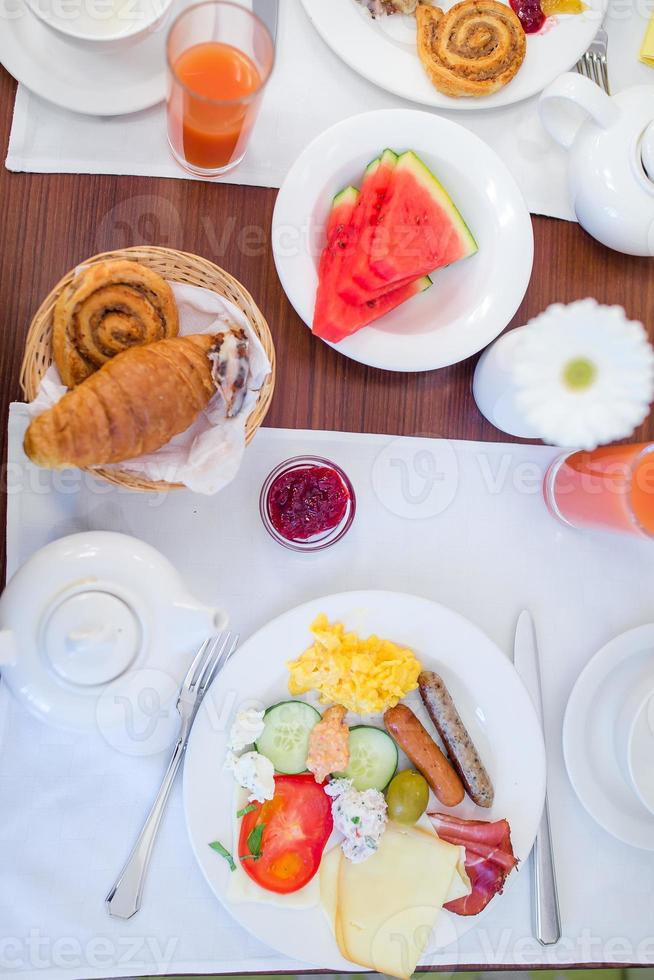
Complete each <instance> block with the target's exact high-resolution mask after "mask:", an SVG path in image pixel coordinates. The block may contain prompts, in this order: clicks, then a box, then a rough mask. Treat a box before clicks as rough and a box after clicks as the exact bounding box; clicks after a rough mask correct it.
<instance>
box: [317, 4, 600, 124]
mask: <svg viewBox="0 0 654 980" xmlns="http://www.w3.org/2000/svg"><path fill="white" fill-rule="evenodd" d="M505 2H508V0H505ZM454 3H455V0H441V2H440V3H439V6H441V7H443V8H444V9H449V8H450V7H451V6H453V4H454ZM302 4H303V6H304V9H305V10H306V12H307V14H308V16H309V19H310V20H311V23H312V24H313V25H314V27H315V29H316V30H317V31H318V33H319V34H320V36H321V37H322V39H323V40H324V41H325V43H326V44H328V45H329V47H330V48H331V49H332V50H333V51H334V52H335V53H336V54H337V55H338V56H339V57H340V58H341V59H342V60H343V61H344V62H345V63H346V64H347V65H349V66H350V68H352V69H353V70H354V71H355V72H357V74H359V75H362V76H363V77H364V78H367V79H368V81H370V82H373V84H375V85H378V86H379V87H380V88H383V89H385V90H386V91H387V92H392V93H393V94H394V95H399V96H401V97H402V98H403V99H409V100H410V101H412V102H420V103H422V104H423V105H428V106H436V107H440V108H442V109H450V110H451V109H456V110H459V111H466V110H467V111H476V112H478V111H479V110H480V109H495V108H497V107H498V106H506V105H512V104H514V103H515V102H520V101H522V100H523V99H527V98H530V97H531V96H532V95H536V94H537V93H538V92H542V91H543V89H544V88H545V87H546V86H547V85H549V84H550V82H553V81H554V79H555V78H558V76H559V75H561V74H562V73H563V72H565V71H569V70H570V68H572V67H573V65H575V64H576V63H577V61H578V60H579V58H581V56H582V54H583V53H584V51H586V50H587V48H588V47H589V45H590V43H591V41H592V40H593V38H594V37H595V34H596V33H597V30H598V28H599V26H600V24H601V23H602V18H603V17H604V13H605V11H606V7H607V0H586V5H587V7H588V9H587V10H585V11H584V12H583V13H582V14H575V15H568V16H565V15H564V16H558V17H552V18H550V19H549V20H548V21H547V24H546V26H545V28H544V29H543V30H542V31H541V32H540V33H539V34H532V35H529V36H528V37H527V54H526V56H525V60H524V63H523V65H522V67H521V68H520V71H519V72H518V74H517V75H516V77H515V78H514V79H513V80H512V81H511V82H509V84H508V85H505V86H504V88H502V89H500V90H499V92H494V93H493V94H492V95H488V96H485V97H484V98H481V99H453V98H450V96H447V95H443V94H442V92H439V91H438V89H436V88H434V86H433V85H432V84H431V82H430V81H429V78H428V77H427V74H426V72H425V70H424V69H423V67H422V64H421V62H420V58H419V57H418V53H417V51H416V22H415V18H414V17H404V16H401V15H398V14H395V15H393V16H391V17H380V18H378V19H377V20H373V19H372V18H371V17H370V16H369V14H368V12H367V11H366V10H365V9H364V8H363V6H362V5H360V4H358V3H356V2H355V0H328V2H326V0H302Z"/></svg>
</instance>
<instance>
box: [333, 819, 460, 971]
mask: <svg viewBox="0 0 654 980" xmlns="http://www.w3.org/2000/svg"><path fill="white" fill-rule="evenodd" d="M459 860H460V851H459V848H458V847H455V846H453V845H452V844H448V843H446V842H445V841H441V840H440V839H439V838H438V837H435V836H432V835H431V834H428V833H425V832H424V831H421V830H416V829H415V828H413V827H402V826H400V825H399V824H393V823H389V824H388V826H387V828H386V832H385V833H384V836H383V837H382V840H381V843H380V846H379V850H378V851H377V852H376V854H373V856H372V857H370V858H368V859H367V860H366V861H363V862H361V864H353V863H352V862H351V861H347V860H345V859H343V860H341V861H340V862H339V865H338V886H337V897H336V918H335V934H336V940H337V942H338V945H339V948H340V950H341V952H342V953H343V955H344V956H345V957H346V958H347V959H349V960H350V961H351V962H353V963H356V964H358V965H359V966H364V967H368V968H369V969H371V970H377V971H378V972H379V973H387V974H390V975H391V976H393V977H399V978H402V980H404V978H408V977H410V976H411V975H412V974H413V973H414V971H415V968H416V965H417V963H418V960H419V959H420V957H421V956H422V954H423V952H424V950H425V948H426V946H427V943H428V942H429V939H430V936H431V934H432V932H433V929H434V926H435V924H436V920H437V918H438V915H439V913H440V910H441V908H442V907H443V904H444V902H446V901H447V899H448V895H449V892H450V889H451V886H452V881H453V878H454V876H455V874H457V865H458V863H459ZM329 873H332V874H333V869H331V868H330V872H328V875H329ZM330 894H331V892H330Z"/></svg>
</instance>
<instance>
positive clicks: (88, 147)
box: [6, 0, 652, 221]
mask: <svg viewBox="0 0 654 980" xmlns="http://www.w3.org/2000/svg"><path fill="white" fill-rule="evenodd" d="M325 2H328V0H325ZM609 3H610V4H611V5H612V6H611V9H610V10H609V15H608V17H607V20H606V26H607V29H608V31H609V37H610V44H609V72H610V75H611V82H612V85H613V88H614V90H615V91H618V90H619V89H621V88H624V87H625V86H627V85H631V84H635V83H637V82H638V81H641V82H651V81H652V77H651V74H650V73H648V72H647V69H646V68H645V66H644V65H642V64H639V61H638V52H639V47H640V43H641V41H642V36H643V29H644V26H645V25H644V21H643V12H642V11H643V7H642V3H640V4H639V0H609ZM613 5H614V6H615V13H614V10H613ZM277 43H278V56H277V64H276V68H275V73H274V75H273V77H272V79H271V81H270V84H269V86H268V90H267V92H266V96H265V100H264V105H263V109H262V112H261V115H260V117H259V119H258V121H257V125H256V127H255V130H254V134H253V137H252V143H251V145H250V149H249V152H248V155H247V157H246V159H245V161H244V162H243V163H242V164H241V166H240V167H238V168H237V169H236V170H235V171H234V172H233V173H231V174H229V175H228V176H227V177H226V178H223V180H225V181H226V182H230V183H236V184H255V185H261V186H265V187H280V186H281V184H282V181H283V179H284V176H285V174H286V172H287V171H288V169H289V167H290V166H291V164H292V163H293V162H294V160H295V159H296V158H297V156H298V155H299V154H300V152H301V151H302V149H303V148H304V147H305V146H306V145H307V144H308V143H309V142H310V141H311V140H312V139H314V137H316V136H318V135H319V134H320V133H321V132H323V131H324V130H325V129H327V128H328V127H329V126H331V125H333V124H334V123H336V122H339V121H340V120H342V119H344V118H346V117H348V116H352V115H356V114H357V113H360V112H365V111H367V110H372V109H385V108H398V107H407V106H409V105H411V103H408V102H406V101H404V100H403V99H399V98H396V97H395V96H392V95H389V94H388V93H386V92H384V91H382V90H381V89H378V88H376V87H375V86H374V85H372V84H370V83H369V82H367V81H365V80H364V79H363V78H361V77H359V76H358V75H357V74H356V73H355V72H353V71H351V70H350V69H349V68H348V67H347V66H346V65H344V64H343V62H341V60H340V59H339V58H338V57H337V56H336V55H335V54H334V53H333V52H332V51H331V50H330V49H329V48H328V47H327V45H325V44H324V43H323V41H322V40H321V38H320V37H319V36H318V34H317V32H316V31H315V30H314V29H313V27H312V26H311V24H310V22H309V20H308V18H307V17H306V15H305V13H304V9H303V7H302V5H301V4H300V0H280V22H279V32H278V38H277ZM414 107H415V106H414ZM425 111H435V110H429V109H427V110H425ZM439 114H440V115H443V116H445V117H446V118H449V119H452V120H454V121H455V122H458V123H461V124H462V125H463V126H466V127H468V128H469V129H471V130H472V131H473V132H475V133H476V134H477V135H478V136H480V137H481V138H482V139H483V140H485V141H486V142H487V143H489V144H490V145H491V146H492V147H493V148H494V149H495V150H496V151H497V152H498V153H499V155H500V156H501V157H502V159H503V160H504V162H505V163H506V164H507V166H508V167H509V168H510V169H511V170H512V172H513V174H514V176H515V178H516V180H517V182H518V184H519V186H520V187H521V189H522V191H523V194H524V195H525V199H526V201H527V204H528V206H529V209H530V210H531V212H532V213H534V214H545V215H549V216H551V217H555V218H565V219H567V220H570V221H573V220H575V216H574V211H573V209H572V206H571V204H570V201H569V197H568V191H567V186H566V154H565V152H564V151H563V150H561V149H560V148H559V147H557V146H556V145H555V144H554V143H553V142H552V141H551V140H550V138H549V136H548V135H547V133H546V132H545V131H544V129H543V127H542V125H541V123H540V120H539V117H538V111H537V99H535V98H534V99H529V100H527V101H525V102H522V103H519V104H518V105H515V106H510V107H508V108H503V109H494V110H492V111H486V112H481V111H479V112H440V111H439ZM6 165H7V167H8V168H9V169H10V170H24V171H31V172H36V173H106V174H136V175H142V176H151V177H188V175H187V174H186V172H185V171H183V170H182V169H181V168H180V167H179V166H178V165H177V164H176V163H175V162H174V161H173V159H172V158H171V156H170V151H169V149H168V145H167V141H166V123H165V116H164V111H163V107H162V106H157V107H155V108H153V109H150V110H147V111H145V112H141V113H137V114H135V115H132V116H126V117H120V118H113V119H111V118H110V119H94V118H92V117H89V116H83V115H77V114H75V113H71V112H67V111H66V110H63V109H58V108H56V107H55V106H52V105H50V104H49V103H47V102H44V101H43V100H41V99H39V98H37V97H36V96H34V95H31V94H30V93H29V92H28V91H27V90H26V89H25V88H24V87H23V86H22V85H21V86H19V88H18V93H17V97H16V105H15V110H14V119H13V125H12V130H11V138H10V142H9V152H8V155H7V160H6Z"/></svg>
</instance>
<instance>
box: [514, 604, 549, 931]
mask: <svg viewBox="0 0 654 980" xmlns="http://www.w3.org/2000/svg"><path fill="white" fill-rule="evenodd" d="M513 662H514V664H515V668H516V670H517V671H518V673H519V675H520V677H521V679H522V682H523V684H524V685H525V687H526V688H527V691H528V692H529V696H530V698H531V700H532V703H533V705H534V708H535V710H536V714H537V715H538V720H539V722H540V724H541V728H542V727H543V694H542V686H541V673H540V662H539V656H538V644H537V641H536V629H535V626H534V620H533V618H532V615H531V613H530V612H529V611H528V610H524V611H523V612H522V613H520V617H519V619H518V625H517V627H516V631H515V643H514V658H513ZM533 869H534V875H533V899H532V909H533V915H534V932H535V934H536V938H537V939H538V941H539V943H541V944H542V945H543V946H552V945H554V943H558V941H559V939H560V938H561V915H560V912H559V898H558V893H557V889H556V871H555V869H554V853H553V850H552V833H551V830H550V815H549V806H548V802H547V792H546V793H545V805H544V807H543V815H542V818H541V823H540V827H539V829H538V833H537V835H536V842H535V844H534V850H533Z"/></svg>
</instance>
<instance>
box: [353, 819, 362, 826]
mask: <svg viewBox="0 0 654 980" xmlns="http://www.w3.org/2000/svg"><path fill="white" fill-rule="evenodd" d="M352 823H353V824H355V825H356V824H358V823H361V817H352Z"/></svg>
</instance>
